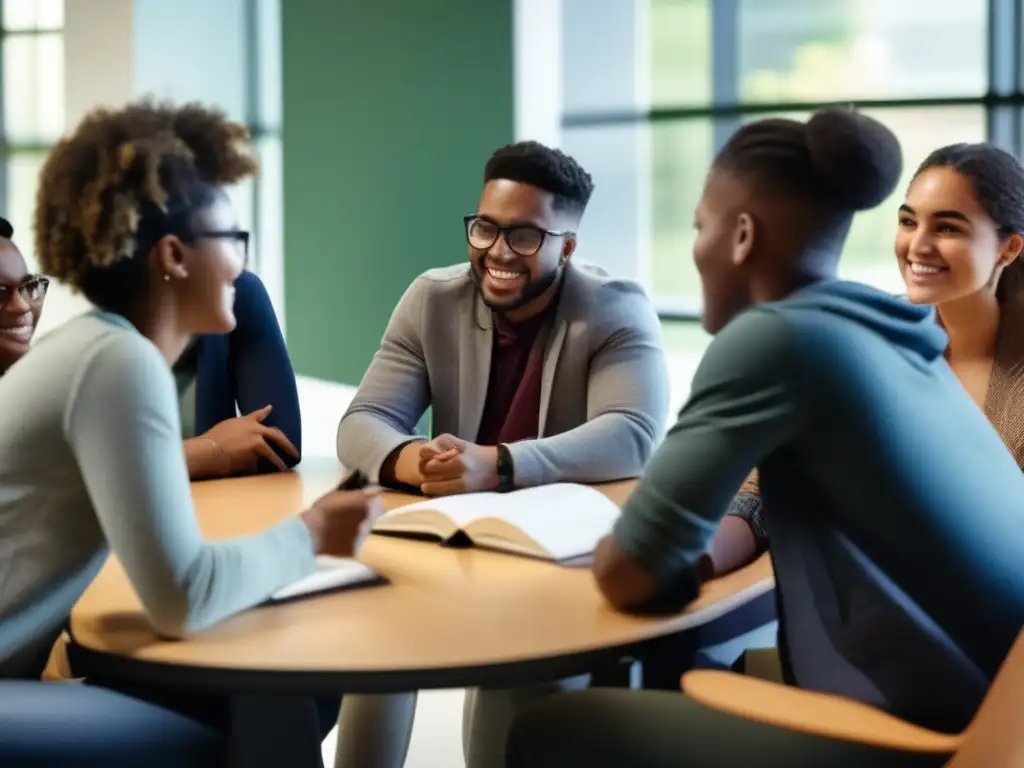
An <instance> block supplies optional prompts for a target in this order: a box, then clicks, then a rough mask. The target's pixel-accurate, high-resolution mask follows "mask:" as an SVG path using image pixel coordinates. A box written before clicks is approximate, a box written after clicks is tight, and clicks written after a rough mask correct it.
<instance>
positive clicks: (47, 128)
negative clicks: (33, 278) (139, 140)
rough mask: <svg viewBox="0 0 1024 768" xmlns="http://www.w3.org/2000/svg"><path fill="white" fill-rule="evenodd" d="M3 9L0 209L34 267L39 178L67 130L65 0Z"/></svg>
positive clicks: (28, 0) (22, 1) (18, 0)
mask: <svg viewBox="0 0 1024 768" xmlns="http://www.w3.org/2000/svg"><path fill="white" fill-rule="evenodd" d="M0 13H2V15H0V46H2V49H3V52H2V71H3V77H2V78H0V95H2V97H3V98H2V104H3V112H2V114H3V122H2V128H3V136H2V137H0V139H2V140H0V162H2V164H3V173H0V214H2V215H3V216H5V217H6V218H8V219H10V221H11V223H12V224H13V225H14V230H15V233H16V235H15V237H16V239H17V242H18V245H19V247H20V248H21V250H22V252H23V254H24V255H25V257H26V260H27V261H28V262H29V264H30V266H31V265H32V264H33V263H34V258H33V243H32V235H31V230H32V228H31V223H32V213H33V208H34V206H35V194H36V186H37V178H38V175H39V170H40V168H41V167H42V163H43V158H44V157H45V152H46V149H47V147H48V146H49V145H50V144H52V143H53V142H54V141H55V140H56V139H57V137H58V136H60V134H61V132H62V131H63V130H64V40H63V32H62V28H63V25H64V0H3V4H2V6H0Z"/></svg>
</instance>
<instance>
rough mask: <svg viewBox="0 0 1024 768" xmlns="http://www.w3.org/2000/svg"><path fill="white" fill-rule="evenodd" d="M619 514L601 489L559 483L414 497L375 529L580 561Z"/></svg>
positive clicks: (377, 531)
mask: <svg viewBox="0 0 1024 768" xmlns="http://www.w3.org/2000/svg"><path fill="white" fill-rule="evenodd" d="M618 516H619V507H618V506H617V505H616V504H615V503H614V502H613V501H611V500H610V499H609V498H608V497H607V496H605V495H604V494H603V493H601V492H600V491H597V490H594V489H593V488H590V487H588V486H586V485H573V484H569V483H562V484H558V485H545V486H540V487H537V488H527V489H524V490H521V491H513V492H512V493H470V494H465V495H463V496H446V497H443V498H438V499H430V500H428V501H420V502H416V503H415V504H409V505H408V506H405V507H399V508H398V509H395V510H392V511H391V512H388V513H386V514H384V515H382V516H381V517H380V518H379V519H378V520H377V523H376V525H375V526H374V528H373V531H374V533H385V534H394V535H402V534H404V535H414V536H425V537H430V538H437V539H440V540H441V541H442V542H445V543H452V542H453V541H454V540H456V539H457V537H459V536H463V535H464V536H465V537H466V538H468V539H469V540H470V541H471V542H472V543H473V544H475V545H477V546H479V547H485V548H488V549H496V550H501V551H504V552H512V553H515V554H519V555H528V556H530V557H538V558H542V559H545V560H553V561H555V562H559V563H563V564H567V565H568V564H574V565H578V564H582V563H581V561H583V560H586V559H588V558H589V556H590V555H592V554H593V552H594V548H595V547H596V546H597V543H598V541H600V539H601V538H602V537H603V536H604V535H605V534H607V533H608V532H610V531H611V528H612V524H613V523H614V522H615V519H616V518H617V517H618Z"/></svg>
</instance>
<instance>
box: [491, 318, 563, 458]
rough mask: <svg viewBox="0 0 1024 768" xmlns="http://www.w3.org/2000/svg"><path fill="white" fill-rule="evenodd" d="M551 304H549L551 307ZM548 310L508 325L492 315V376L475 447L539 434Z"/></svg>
mask: <svg viewBox="0 0 1024 768" xmlns="http://www.w3.org/2000/svg"><path fill="white" fill-rule="evenodd" d="M553 305H554V302H552V306H553ZM551 314H552V307H548V308H547V309H546V310H545V311H543V312H541V313H540V314H539V315H537V316H535V317H531V318H530V319H528V320H524V321H523V322H521V323H511V322H509V321H508V320H506V319H505V318H503V317H501V316H500V315H497V314H496V315H494V337H493V338H494V340H493V342H492V344H493V346H492V348H491V376H490V380H489V381H488V384H487V400H486V401H485V403H484V413H483V417H482V418H481V419H480V431H479V432H478V433H477V437H476V442H477V445H499V444H502V443H515V442H518V441H519V440H535V439H536V438H537V437H539V435H538V432H539V431H540V428H539V422H540V386H541V372H542V369H543V366H544V343H543V341H544V335H543V334H541V330H542V329H543V328H544V327H545V325H546V324H547V321H548V319H549V318H550V317H551Z"/></svg>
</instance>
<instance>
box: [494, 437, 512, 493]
mask: <svg viewBox="0 0 1024 768" xmlns="http://www.w3.org/2000/svg"><path fill="white" fill-rule="evenodd" d="M515 484H516V467H515V464H514V463H513V462H512V452H511V451H510V450H509V449H508V446H507V445H499V446H498V493H508V492H509V491H511V490H512V489H513V488H515Z"/></svg>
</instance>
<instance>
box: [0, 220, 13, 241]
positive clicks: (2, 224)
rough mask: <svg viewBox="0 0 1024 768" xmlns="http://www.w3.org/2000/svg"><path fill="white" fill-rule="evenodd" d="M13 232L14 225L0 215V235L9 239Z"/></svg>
mask: <svg viewBox="0 0 1024 768" xmlns="http://www.w3.org/2000/svg"><path fill="white" fill-rule="evenodd" d="M13 234H14V227H13V226H12V225H11V222H9V221H8V220H7V219H5V218H4V217H3V216H0V237H4V238H6V239H8V240H10V239H11V236H12V235H13Z"/></svg>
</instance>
